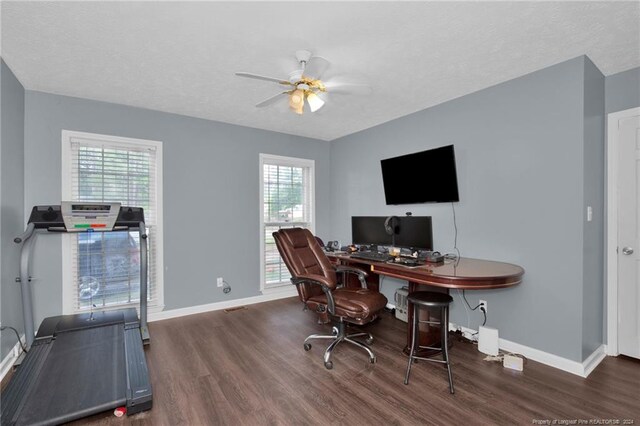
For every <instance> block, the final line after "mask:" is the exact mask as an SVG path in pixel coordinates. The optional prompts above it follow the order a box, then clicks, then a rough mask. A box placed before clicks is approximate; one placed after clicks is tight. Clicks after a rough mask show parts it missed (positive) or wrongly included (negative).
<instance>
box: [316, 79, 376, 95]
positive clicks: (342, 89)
mask: <svg viewBox="0 0 640 426" xmlns="http://www.w3.org/2000/svg"><path fill="white" fill-rule="evenodd" d="M324 87H325V88H326V89H327V93H331V94H333V93H342V94H346V95H368V94H370V93H371V92H372V89H371V86H369V85H368V84H363V83H347V82H340V81H333V82H331V81H325V82H324Z"/></svg>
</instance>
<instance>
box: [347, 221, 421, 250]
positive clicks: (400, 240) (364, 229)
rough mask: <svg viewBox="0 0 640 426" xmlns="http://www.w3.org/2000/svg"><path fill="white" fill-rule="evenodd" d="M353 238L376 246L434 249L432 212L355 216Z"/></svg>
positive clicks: (358, 241) (352, 230) (362, 244)
mask: <svg viewBox="0 0 640 426" xmlns="http://www.w3.org/2000/svg"><path fill="white" fill-rule="evenodd" d="M351 241H352V243H353V244H356V245H358V246H368V247H373V248H376V247H377V246H392V247H400V248H407V249H411V250H426V251H431V250H433V231H432V227H431V216H404V217H396V216H390V217H385V216H353V217H352V218H351ZM373 251H375V250H373Z"/></svg>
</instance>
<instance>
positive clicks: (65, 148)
mask: <svg viewBox="0 0 640 426" xmlns="http://www.w3.org/2000/svg"><path fill="white" fill-rule="evenodd" d="M73 138H81V139H86V140H95V141H96V142H105V143H108V144H112V145H121V146H122V147H123V148H129V147H138V148H140V147H144V148H153V149H155V153H156V158H155V164H156V170H155V173H156V187H155V194H154V195H155V199H156V211H155V213H156V224H155V234H156V235H155V242H154V244H155V252H156V262H155V263H156V271H155V276H156V283H155V284H156V288H155V291H156V295H157V297H156V301H157V303H155V304H153V305H149V307H148V312H149V313H155V312H161V311H163V310H164V307H165V304H164V266H163V264H164V244H163V241H164V240H163V234H164V232H163V212H162V210H163V208H162V207H163V199H162V194H163V189H162V188H163V178H162V170H163V157H162V142H161V141H154V140H148V139H134V138H127V137H122V136H113V135H103V134H98V133H87V132H78V131H72V130H62V156H61V171H62V200H65V201H66V200H72V195H73V190H72V184H73V181H72V167H71V158H72V150H71V141H72V139H73ZM73 237H74V235H72V234H70V233H63V234H62V238H61V240H62V242H61V244H62V250H61V252H62V313H63V314H65V315H68V314H76V313H81V312H86V311H84V310H78V309H76V306H75V305H74V299H75V298H74V295H75V292H76V291H77V289H74V288H73V287H72V285H71V283H73V276H74V272H73V264H72V263H73V262H72V249H71V239H72V238H73ZM131 306H132V305H129V304H127V305H115V306H113V307H106V308H104V307H101V308H97V310H99V311H102V310H104V311H108V310H117V309H123V308H126V307H131ZM134 306H135V307H136V309H139V306H138V305H134Z"/></svg>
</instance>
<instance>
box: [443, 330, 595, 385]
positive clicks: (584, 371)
mask: <svg viewBox="0 0 640 426" xmlns="http://www.w3.org/2000/svg"><path fill="white" fill-rule="evenodd" d="M458 328H460V329H461V330H462V332H463V334H464V335H465V337H468V336H469V335H471V334H474V333H476V330H472V329H470V328H467V327H461V326H458V325H456V324H454V323H449V330H452V331H453V330H457V329H458ZM498 346H499V347H500V349H501V350H503V351H504V352H513V353H517V354H520V355H524V356H525V357H527V359H530V360H532V361H536V362H539V363H541V364H545V365H548V366H549V367H553V368H557V369H559V370H563V371H566V372H568V373H571V374H575V375H577V376H580V377H587V376H588V375H589V374H591V372H592V371H593V370H595V368H596V367H597V366H598V364H600V363H601V362H602V360H603V359H604V358H605V356H606V353H605V349H606V346H605V345H601V346H600V347H598V348H597V349H596V350H595V351H594V352H593V353H592V354H591V355H589V356H588V357H587V358H586V359H585V360H584V361H582V362H578V361H573V360H570V359H567V358H563V357H561V356H558V355H554V354H551V353H549V352H544V351H541V350H539V349H535V348H532V347H529V346H525V345H521V344H520V343H515V342H512V341H510V340H506V339H502V338H500V339H498Z"/></svg>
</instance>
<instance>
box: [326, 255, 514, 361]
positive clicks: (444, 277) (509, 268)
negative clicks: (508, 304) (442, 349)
mask: <svg viewBox="0 0 640 426" xmlns="http://www.w3.org/2000/svg"><path fill="white" fill-rule="evenodd" d="M329 257H330V258H333V260H334V262H338V263H341V264H346V265H354V266H359V267H363V266H365V267H366V269H367V270H368V271H370V272H371V274H370V279H371V280H372V281H374V282H375V286H372V287H375V288H376V289H377V288H378V276H379V275H382V276H388V277H394V278H398V279H401V280H406V281H408V282H409V292H414V291H419V290H429V291H442V292H445V293H448V292H449V289H452V288H454V289H465V290H491V289H496V288H503V287H510V286H513V285H516V284H520V283H521V282H522V275H524V269H522V268H521V267H520V266H518V265H513V264H511V263H504V262H495V261H491V260H482V259H469V258H464V257H463V258H460V259H459V260H457V261H453V260H447V261H445V262H444V263H440V264H426V265H423V266H418V267H407V266H403V265H397V264H392V263H384V262H374V261H370V260H364V259H355V258H352V257H351V256H349V255H347V254H331V253H329ZM347 285H355V283H347ZM423 286H428V288H423ZM439 317H440V313H439V312H428V311H426V310H424V309H423V310H421V313H420V320H429V321H439ZM412 318H413V309H412V307H411V306H409V323H408V324H411V321H412ZM427 326H428V324H420V336H419V342H420V345H422V346H439V344H440V343H439V342H440V330H439V329H438V328H437V327H431V326H429V327H427ZM412 333H413V331H412V330H411V327H410V326H409V325H408V326H407V347H405V349H404V350H405V353H409V348H408V347H409V345H410V344H411V335H412ZM422 355H423V356H424V355H426V356H428V355H429V353H428V351H424V352H423V353H422Z"/></svg>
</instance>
